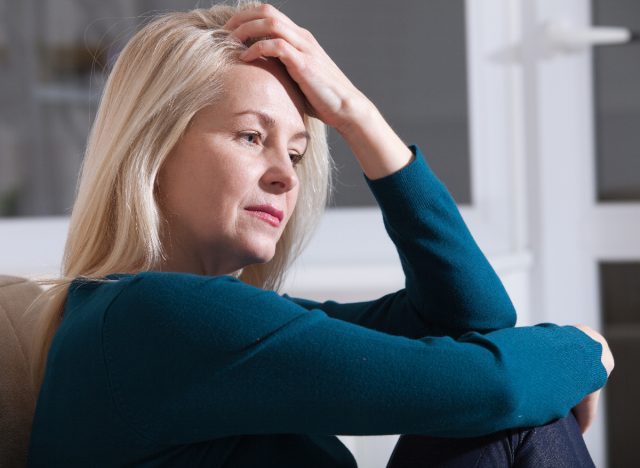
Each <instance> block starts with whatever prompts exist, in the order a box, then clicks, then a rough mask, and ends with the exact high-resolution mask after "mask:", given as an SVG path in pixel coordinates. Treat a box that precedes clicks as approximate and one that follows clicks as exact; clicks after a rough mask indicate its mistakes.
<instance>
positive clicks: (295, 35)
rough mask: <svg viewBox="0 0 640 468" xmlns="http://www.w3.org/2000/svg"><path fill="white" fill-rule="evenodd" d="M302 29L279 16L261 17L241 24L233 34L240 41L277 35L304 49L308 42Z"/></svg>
mask: <svg viewBox="0 0 640 468" xmlns="http://www.w3.org/2000/svg"><path fill="white" fill-rule="evenodd" d="M294 26H295V25H294ZM300 31H301V29H300V28H299V27H297V26H295V27H292V26H291V25H289V24H287V23H285V22H283V21H281V20H279V19H277V18H260V19H254V20H251V21H248V22H245V23H242V24H240V25H239V26H238V27H237V28H235V29H234V30H233V31H232V32H231V35H232V36H234V37H235V38H237V39H238V40H239V41H240V42H245V41H246V40H247V39H250V38H258V37H277V38H281V39H285V40H286V41H287V42H289V43H290V44H291V45H292V46H293V47H295V48H297V49H299V50H301V51H304V50H307V48H308V47H307V45H308V43H307V42H306V38H305V37H303V36H302V34H301V33H300Z"/></svg>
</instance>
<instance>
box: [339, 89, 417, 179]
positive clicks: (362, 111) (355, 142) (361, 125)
mask: <svg viewBox="0 0 640 468" xmlns="http://www.w3.org/2000/svg"><path fill="white" fill-rule="evenodd" d="M354 101H355V102H352V103H350V104H348V107H349V111H348V114H349V116H350V117H349V118H348V119H347V120H346V122H345V123H344V124H343V125H342V126H341V127H339V128H336V130H337V131H338V133H340V135H341V136H342V137H343V138H344V140H345V141H346V142H347V144H348V145H349V148H350V149H351V151H352V152H353V154H354V155H355V157H356V158H357V160H358V162H359V163H360V166H361V167H362V171H363V172H364V173H365V175H366V176H367V177H368V178H369V179H371V180H376V179H380V178H382V177H385V176H388V175H390V174H393V173H394V172H397V171H399V170H400V169H402V168H403V167H405V166H406V165H407V164H409V163H410V162H411V161H412V160H413V158H414V156H413V154H412V153H411V150H409V148H408V147H407V145H406V144H405V143H404V142H403V141H402V140H401V139H400V137H399V136H398V135H397V134H396V132H395V131H394V130H393V129H392V128H391V126H390V125H389V124H388V123H387V121H386V120H385V119H384V117H383V116H382V114H380V112H379V111H378V109H377V108H376V107H375V106H374V105H373V104H372V103H371V101H369V100H368V99H366V98H365V97H362V98H358V99H355V100H354Z"/></svg>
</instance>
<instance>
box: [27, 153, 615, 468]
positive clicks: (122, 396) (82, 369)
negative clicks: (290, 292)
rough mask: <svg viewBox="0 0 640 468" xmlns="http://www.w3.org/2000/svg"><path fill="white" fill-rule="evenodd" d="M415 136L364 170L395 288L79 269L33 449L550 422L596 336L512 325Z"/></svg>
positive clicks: (182, 453) (69, 463)
mask: <svg viewBox="0 0 640 468" xmlns="http://www.w3.org/2000/svg"><path fill="white" fill-rule="evenodd" d="M413 150H414V152H415V153H416V158H415V159H414V160H413V162H411V163H410V164H409V165H408V166H406V167H405V168H403V169H401V170H400V171H398V172H396V173H394V174H392V175H390V176H387V177H384V178H382V179H379V180H375V181H370V180H368V181H367V182H368V184H369V186H370V188H371V190H372V191H373V193H374V195H375V197H376V199H377V201H378V203H379V205H380V207H381V209H382V213H383V217H384V223H385V226H386V229H387V231H388V233H389V236H390V237H391V239H392V240H393V242H394V243H395V245H396V247H397V250H398V253H399V255H400V260H401V262H402V267H403V269H404V272H405V275H406V288H405V289H403V290H400V291H398V292H396V293H393V294H389V295H386V296H384V297H382V298H380V299H377V300H375V301H372V302H361V303H354V304H338V303H336V302H332V301H329V302H324V303H318V302H314V301H309V300H304V299H295V298H292V297H288V296H286V295H285V296H280V295H278V294H276V293H274V292H270V291H264V290H261V289H258V288H255V287H252V286H248V285H246V284H244V283H242V282H240V281H238V280H236V279H234V278H232V277H228V276H221V277H204V276H196V275H191V274H183V273H160V272H145V273H138V274H114V275H111V276H110V277H109V279H110V281H106V282H86V281H84V282H83V281H79V280H76V281H75V282H74V283H72V285H71V287H70V289H69V295H68V300H67V303H66V306H65V311H64V316H63V320H62V323H61V325H60V327H59V329H58V330H57V333H56V335H55V337H54V340H53V343H52V346H51V349H50V351H49V355H48V362H47V368H46V374H45V379H44V383H43V386H42V388H41V391H40V394H39V398H38V402H37V407H36V414H35V418H34V423H33V432H32V437H31V444H30V449H29V466H32V467H41V466H47V467H57V466H65V467H74V466H83V467H84V466H109V467H112V466H124V465H129V466H131V465H133V466H185V467H186V466H188V467H196V466H207V467H218V466H225V467H257V466H277V467H300V466H304V467H311V468H313V467H353V466H355V461H354V459H353V457H352V456H351V454H350V453H349V451H348V450H347V449H346V448H345V447H344V446H343V445H342V444H341V443H340V441H339V440H338V439H337V438H336V437H334V436H333V434H356V435H365V434H407V433H411V434H427V435H434V436H451V437H467V436H477V435H480V434H486V433H490V432H494V431H498V430H501V429H505V428H511V427H517V426H532V425H540V424H544V423H546V422H549V421H550V420H552V419H554V418H558V417H561V416H564V415H566V414H567V413H568V412H569V411H570V409H571V408H572V407H573V406H574V405H576V404H577V403H578V402H579V401H580V400H581V399H582V398H583V397H584V396H585V395H586V394H588V393H590V392H592V391H594V390H596V389H598V388H600V387H601V386H602V385H604V383H605V380H606V371H605V370H604V368H603V366H602V365H601V363H600V353H601V347H600V344H599V343H597V342H595V341H593V340H591V339H590V338H589V337H587V336H586V335H585V334H583V333H582V332H580V331H579V330H578V329H576V328H573V327H560V326H556V325H551V324H545V325H539V326H535V327H522V328H513V325H514V324H515V313H514V310H513V306H512V304H511V301H510V300H509V298H508V296H507V294H506V292H505V290H504V288H503V286H502V284H501V283H500V280H499V279H498V277H497V276H496V274H495V272H494V271H493V269H492V268H491V266H490V265H489V263H488V262H487V260H486V259H485V257H484V256H483V254H482V253H481V252H480V250H479V249H478V247H477V245H476V244H475V242H474V240H473V239H472V237H471V235H470V233H469V231H468V230H467V228H466V226H465V225H464V222H463V220H462V218H461V217H460V214H459V212H458V210H457V208H456V206H455V203H454V202H453V200H452V198H451V197H450V195H449V193H448V192H447V190H446V188H445V187H444V186H443V185H442V183H440V182H439V181H438V179H437V178H436V177H435V176H434V174H433V173H432V172H431V171H430V169H429V167H428V166H427V164H426V163H425V161H424V159H423V157H422V155H421V154H420V152H419V151H418V150H417V148H415V147H413ZM362 234H363V236H364V235H366V233H362Z"/></svg>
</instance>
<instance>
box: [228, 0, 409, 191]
mask: <svg viewBox="0 0 640 468" xmlns="http://www.w3.org/2000/svg"><path fill="white" fill-rule="evenodd" d="M225 29H227V30H229V31H230V34H231V36H233V37H235V38H237V39H238V40H239V41H242V42H245V41H247V40H248V39H257V41H256V42H255V43H254V44H252V45H251V46H250V47H249V48H248V49H247V50H246V51H245V52H244V53H243V54H242V55H241V56H240V59H241V60H244V61H245V62H251V61H253V60H256V59H259V58H261V57H273V58H277V59H279V60H280V62H282V63H283V64H284V66H285V67H286V69H287V72H288V73H289V76H291V78H292V79H293V80H294V81H295V82H296V83H297V84H298V86H299V87H300V90H301V91H302V93H303V94H304V95H305V97H306V99H307V101H308V103H309V105H310V106H311V109H310V113H311V114H312V115H313V116H314V117H317V118H319V119H320V120H322V121H323V122H324V123H326V124H327V125H330V126H331V127H334V128H335V129H336V130H337V131H338V133H340V135H342V137H343V138H344V139H345V141H346V142H347V144H348V145H349V147H350V148H351V150H352V151H353V153H354V154H355V156H356V158H357V159H358V162H359V163H360V166H361V167H362V170H363V171H364V173H365V175H366V176H367V177H368V178H369V179H379V178H381V177H384V176H387V175H389V174H392V173H394V172H396V171H397V170H399V169H401V168H402V167H404V166H406V165H407V164H408V163H409V162H410V161H411V160H412V159H413V154H412V153H411V151H410V150H409V148H407V146H406V145H405V144H404V143H403V142H402V140H401V139H400V137H398V135H397V134H396V133H395V132H394V131H393V129H392V128H391V127H390V126H389V124H387V122H386V121H385V120H384V118H383V117H382V115H381V114H380V113H379V112H378V109H376V107H375V106H374V105H373V103H371V101H369V99H367V98H366V97H365V96H364V94H362V93H361V92H360V91H359V90H358V89H357V88H356V87H355V86H354V85H353V84H352V83H351V81H349V79H348V78H347V77H346V76H345V75H344V73H342V71H341V70H340V69H339V68H338V66H337V65H336V64H335V63H334V62H333V60H331V58H330V57H329V56H328V55H327V53H326V52H325V51H324V50H323V49H322V47H320V44H318V42H317V41H316V39H315V38H314V37H313V35H312V34H311V33H310V32H309V31H307V30H306V29H303V28H301V27H300V26H298V25H297V24H295V23H294V22H293V21H291V20H290V19H289V18H288V17H287V16H286V15H284V14H283V13H282V12H280V11H278V10H277V9H276V8H275V7H273V6H271V5H267V4H263V5H260V6H257V7H254V8H247V9H246V10H242V11H240V12H238V13H236V14H235V15H233V16H232V17H231V18H230V19H229V21H227V23H226V24H225Z"/></svg>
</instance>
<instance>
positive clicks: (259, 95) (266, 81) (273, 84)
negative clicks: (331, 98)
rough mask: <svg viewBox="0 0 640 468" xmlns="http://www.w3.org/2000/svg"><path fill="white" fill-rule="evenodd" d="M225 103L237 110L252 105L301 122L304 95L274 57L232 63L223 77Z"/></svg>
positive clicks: (252, 107) (253, 107) (222, 103)
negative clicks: (246, 62) (248, 62)
mask: <svg viewBox="0 0 640 468" xmlns="http://www.w3.org/2000/svg"><path fill="white" fill-rule="evenodd" d="M222 82H223V83H222V84H223V97H222V102H220V104H221V105H222V107H224V108H226V109H229V110H233V111H234V112H236V111H241V110H246V109H247V108H251V109H254V110H260V111H264V112H268V113H270V114H272V115H274V116H275V117H276V118H278V117H279V118H281V119H286V120H296V121H297V122H300V121H301V120H302V118H303V115H304V98H303V96H302V93H301V92H300V90H299V88H298V87H297V85H296V84H295V83H294V82H293V80H292V79H291V78H290V77H289V75H288V74H287V73H286V71H285V70H284V67H283V66H282V65H280V64H279V63H276V62H275V61H273V60H260V61H255V62H253V63H250V64H242V63H241V64H236V65H232V66H231V67H230V69H229V70H228V71H227V72H226V73H225V75H224V76H223V79H222Z"/></svg>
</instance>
